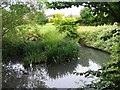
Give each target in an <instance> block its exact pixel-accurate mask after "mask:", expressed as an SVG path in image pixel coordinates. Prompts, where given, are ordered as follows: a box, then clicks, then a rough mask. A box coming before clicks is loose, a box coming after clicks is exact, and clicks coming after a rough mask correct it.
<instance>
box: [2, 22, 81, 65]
mask: <svg viewBox="0 0 120 90" xmlns="http://www.w3.org/2000/svg"><path fill="white" fill-rule="evenodd" d="M42 28H44V29H47V30H44V29H42ZM15 29H16V32H15V33H10V32H9V33H7V34H5V35H4V37H3V56H4V58H7V57H15V56H21V57H23V59H24V62H25V63H26V64H28V63H42V62H46V63H62V62H67V61H70V60H72V59H74V58H76V57H77V54H78V52H79V44H78V43H77V42H76V41H74V40H70V39H66V33H65V32H63V33H60V32H58V31H57V30H55V29H52V30H50V28H48V27H47V28H46V27H45V26H39V25H37V24H34V25H33V24H32V25H30V24H28V25H21V26H18V27H16V28H15ZM10 52H11V53H10Z"/></svg>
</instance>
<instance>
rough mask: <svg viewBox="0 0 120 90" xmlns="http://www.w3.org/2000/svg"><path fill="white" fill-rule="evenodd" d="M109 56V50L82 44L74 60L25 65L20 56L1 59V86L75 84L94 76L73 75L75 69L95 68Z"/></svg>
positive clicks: (81, 70) (68, 86) (74, 85)
mask: <svg viewBox="0 0 120 90" xmlns="http://www.w3.org/2000/svg"><path fill="white" fill-rule="evenodd" d="M109 59H110V56H109V54H107V53H105V52H102V51H99V50H95V49H92V48H88V47H81V48H80V53H79V57H78V59H77V60H73V61H71V62H68V63H65V64H51V65H46V64H37V65H32V64H30V66H29V67H27V68H26V67H24V66H23V62H22V60H20V59H11V60H9V62H4V63H3V70H2V75H3V76H2V82H3V88H78V87H82V86H84V84H85V83H86V84H87V83H90V81H92V80H95V79H97V78H96V77H92V78H85V77H84V76H76V75H74V74H73V72H74V71H77V72H84V71H87V70H90V69H91V70H98V69H99V68H101V66H103V64H104V63H106V62H107V61H108V60H109Z"/></svg>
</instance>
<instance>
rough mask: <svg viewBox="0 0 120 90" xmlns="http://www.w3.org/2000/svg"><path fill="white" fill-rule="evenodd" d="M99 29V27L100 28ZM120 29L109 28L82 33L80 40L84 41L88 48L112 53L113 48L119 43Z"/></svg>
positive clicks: (116, 27) (115, 27)
mask: <svg viewBox="0 0 120 90" xmlns="http://www.w3.org/2000/svg"><path fill="white" fill-rule="evenodd" d="M98 27H99V26H98ZM119 35H120V27H118V26H107V27H104V28H102V29H99V30H89V31H83V30H81V31H80V35H79V36H80V40H83V41H84V43H85V44H86V45H87V46H91V47H95V48H98V49H102V50H104V51H107V52H110V53H111V51H112V48H111V47H112V46H114V45H116V43H118V42H119Z"/></svg>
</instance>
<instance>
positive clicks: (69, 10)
mask: <svg viewBox="0 0 120 90" xmlns="http://www.w3.org/2000/svg"><path fill="white" fill-rule="evenodd" d="M82 8H84V7H83V6H79V7H75V6H72V8H64V9H60V10H58V9H57V10H54V9H47V10H45V13H46V15H51V14H56V13H60V14H64V15H65V16H67V15H71V14H72V15H80V10H81V9H82Z"/></svg>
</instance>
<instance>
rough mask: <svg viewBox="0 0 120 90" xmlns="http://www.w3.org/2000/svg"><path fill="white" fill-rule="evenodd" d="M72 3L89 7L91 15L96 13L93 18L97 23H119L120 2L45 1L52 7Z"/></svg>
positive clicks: (60, 7) (63, 6)
mask: <svg viewBox="0 0 120 90" xmlns="http://www.w3.org/2000/svg"><path fill="white" fill-rule="evenodd" d="M72 5H74V6H77V7H78V6H80V5H82V6H84V7H89V8H91V10H92V11H91V13H92V15H97V16H96V18H95V22H97V23H98V24H97V25H99V24H101V25H102V24H104V23H105V24H113V23H114V22H118V23H120V18H119V17H120V14H119V13H120V10H119V9H120V2H51V3H49V2H47V6H48V8H54V9H56V8H57V9H63V8H71V7H72ZM88 11H89V10H88ZM84 13H86V11H85V12H84ZM86 14H90V13H86ZM90 16H91V15H90ZM78 21H79V20H78ZM87 21H88V20H87Z"/></svg>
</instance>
